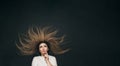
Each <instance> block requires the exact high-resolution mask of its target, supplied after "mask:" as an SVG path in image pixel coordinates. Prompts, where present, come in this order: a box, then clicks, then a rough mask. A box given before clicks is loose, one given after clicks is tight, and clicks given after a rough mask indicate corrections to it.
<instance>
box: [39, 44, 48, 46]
mask: <svg viewBox="0 0 120 66" xmlns="http://www.w3.org/2000/svg"><path fill="white" fill-rule="evenodd" d="M43 45H47V44H46V43H40V44H39V46H43Z"/></svg>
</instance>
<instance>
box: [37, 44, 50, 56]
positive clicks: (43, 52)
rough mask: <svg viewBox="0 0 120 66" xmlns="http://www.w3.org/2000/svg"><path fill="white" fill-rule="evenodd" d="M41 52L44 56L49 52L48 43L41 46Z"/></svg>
mask: <svg viewBox="0 0 120 66" xmlns="http://www.w3.org/2000/svg"><path fill="white" fill-rule="evenodd" d="M39 52H40V53H41V55H44V54H46V53H47V52H48V46H47V44H46V43H41V44H40V45H39Z"/></svg>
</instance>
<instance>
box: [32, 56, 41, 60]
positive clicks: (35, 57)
mask: <svg viewBox="0 0 120 66" xmlns="http://www.w3.org/2000/svg"><path fill="white" fill-rule="evenodd" d="M33 58H34V59H37V58H41V56H34V57H33Z"/></svg>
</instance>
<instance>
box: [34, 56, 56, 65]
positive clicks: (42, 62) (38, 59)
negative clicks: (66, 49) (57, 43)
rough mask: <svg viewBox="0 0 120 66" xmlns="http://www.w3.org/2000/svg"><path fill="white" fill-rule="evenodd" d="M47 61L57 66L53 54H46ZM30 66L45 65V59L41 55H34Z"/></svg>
mask: <svg viewBox="0 0 120 66" xmlns="http://www.w3.org/2000/svg"><path fill="white" fill-rule="evenodd" d="M48 56H49V61H50V63H51V64H52V65H53V66H57V61H56V58H55V57H54V56H51V55H48ZM32 66H47V64H46V61H45V59H44V57H43V56H35V57H33V60H32Z"/></svg>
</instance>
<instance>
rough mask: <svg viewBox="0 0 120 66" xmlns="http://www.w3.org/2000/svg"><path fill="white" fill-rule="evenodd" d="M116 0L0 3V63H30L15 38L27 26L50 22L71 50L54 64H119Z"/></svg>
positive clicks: (6, 65) (9, 65) (16, 65)
mask: <svg viewBox="0 0 120 66" xmlns="http://www.w3.org/2000/svg"><path fill="white" fill-rule="evenodd" d="M118 8H119V3H118V1H117V0H100V1H96V0H39V1H30V0H28V1H27V0H24V1H10V0H9V1H1V2H0V66H30V65H31V61H32V57H33V56H21V55H18V50H17V48H16V46H15V41H17V40H18V34H21V33H25V32H26V31H27V29H28V27H30V26H34V25H37V26H41V25H53V26H55V27H56V28H58V29H59V31H60V32H61V33H64V34H66V35H67V40H69V41H70V42H69V43H68V45H69V47H70V48H71V50H70V51H69V52H67V53H65V54H63V55H58V56H56V58H57V61H58V66H120V63H119V62H120V45H119V44H120V41H119V40H120V30H119V25H120V23H119V19H118V18H119V9H118Z"/></svg>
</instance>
